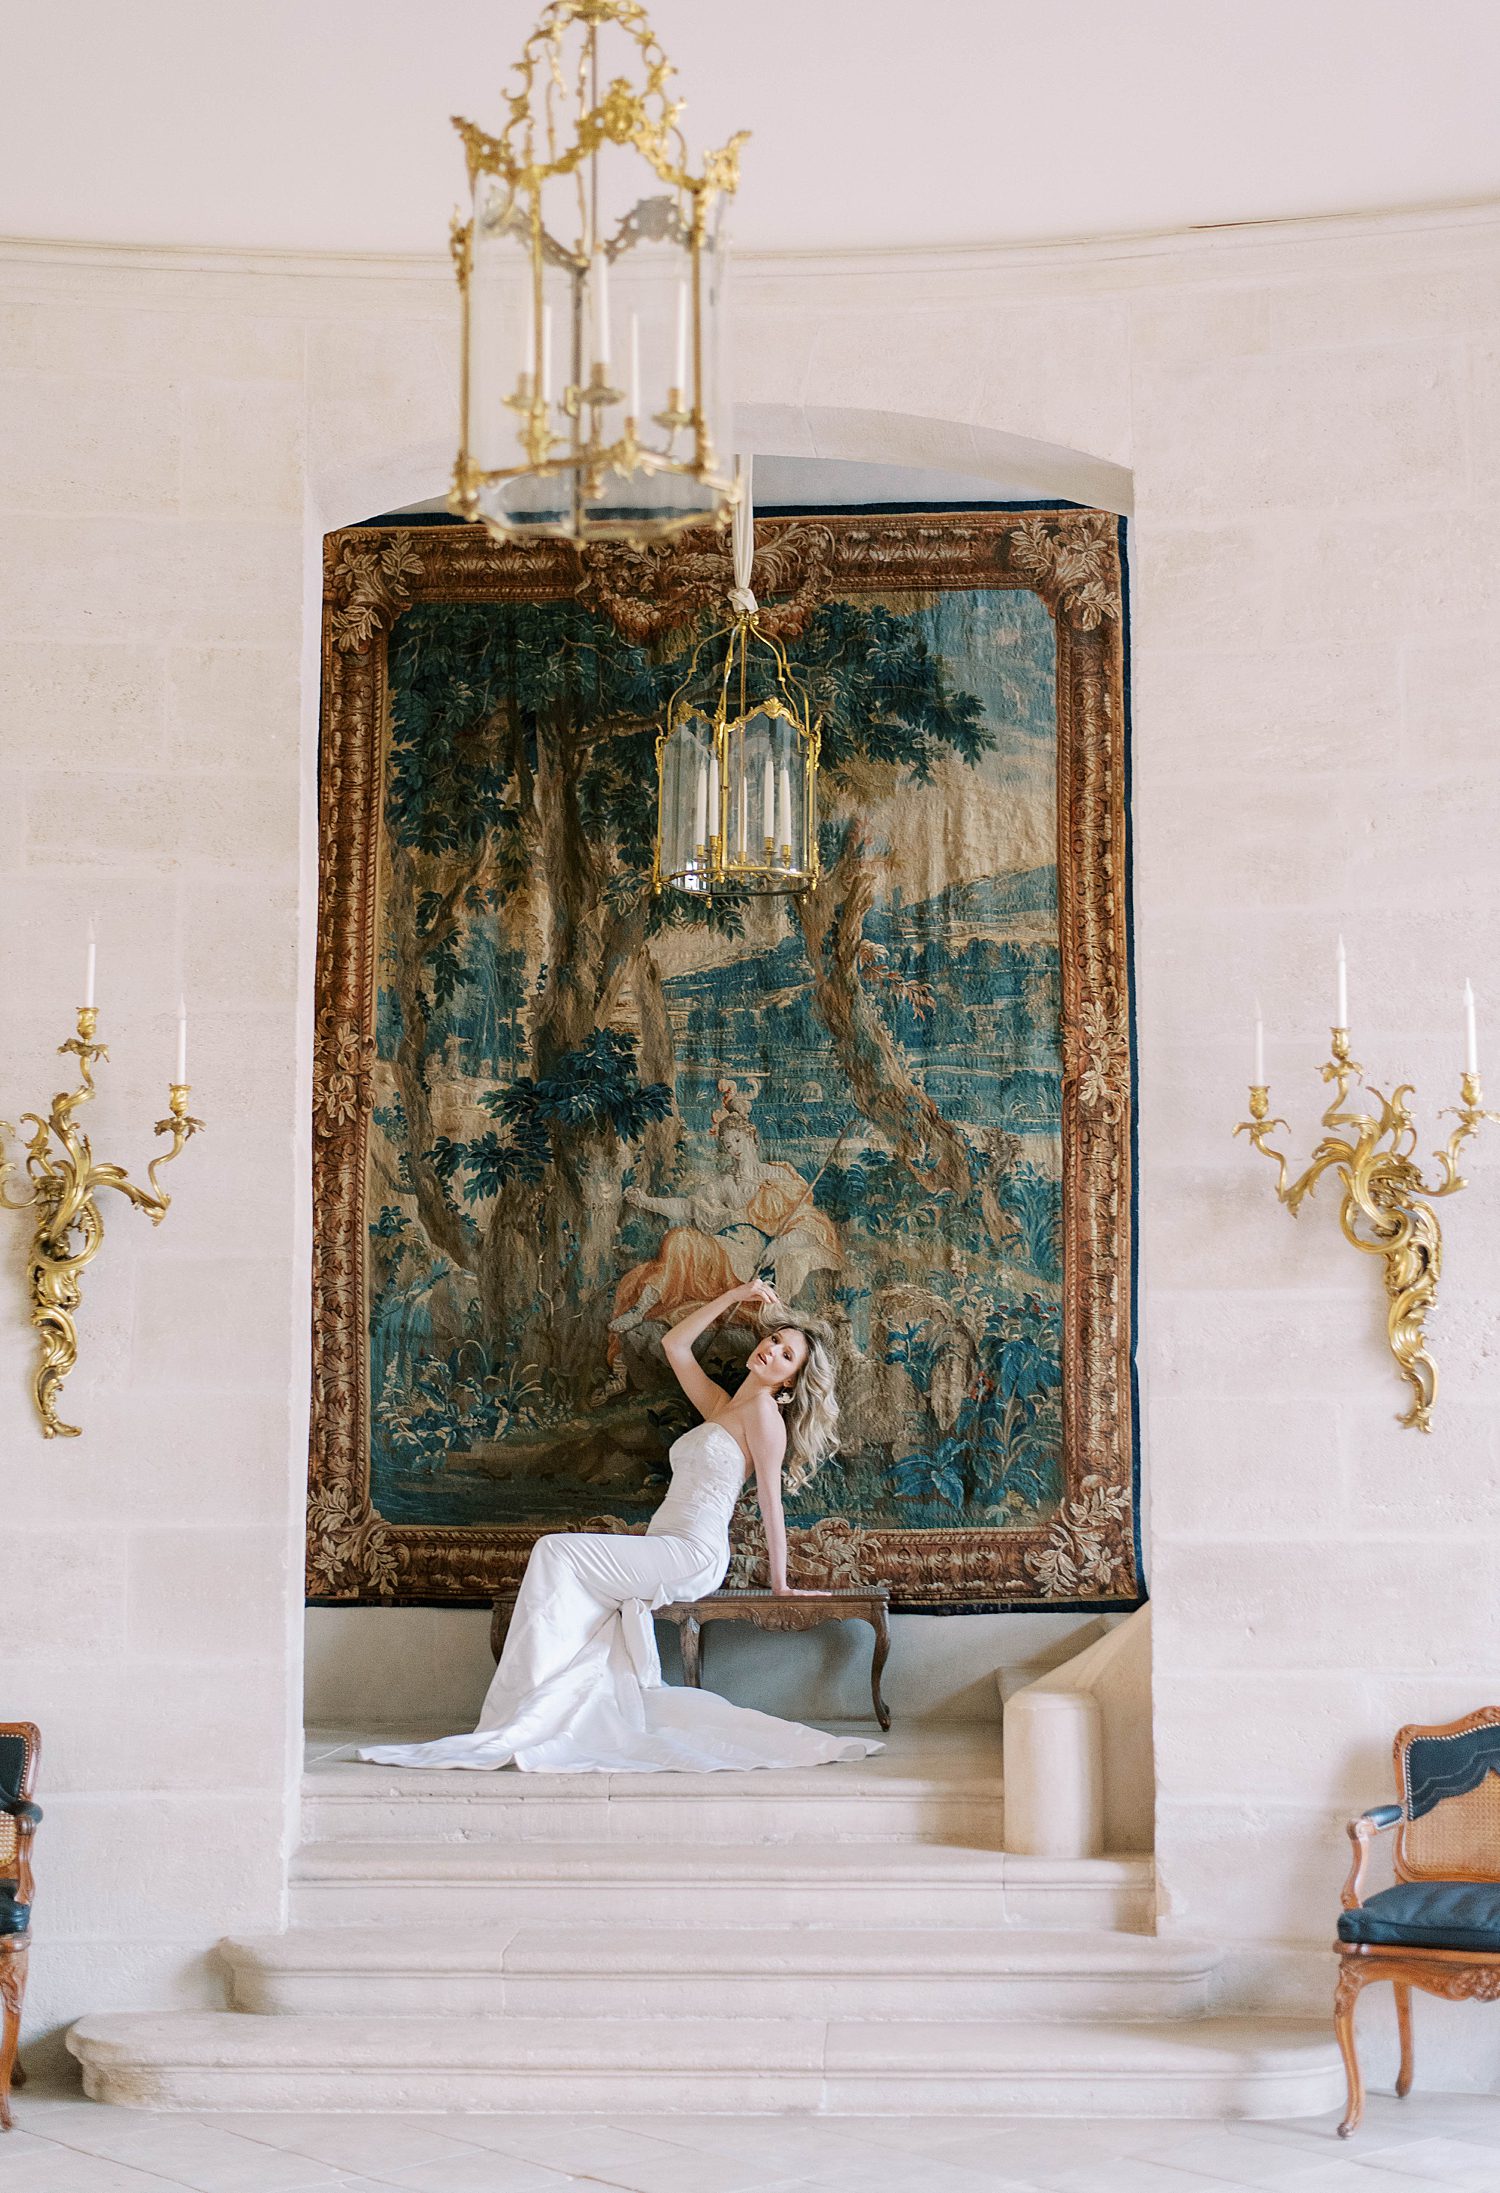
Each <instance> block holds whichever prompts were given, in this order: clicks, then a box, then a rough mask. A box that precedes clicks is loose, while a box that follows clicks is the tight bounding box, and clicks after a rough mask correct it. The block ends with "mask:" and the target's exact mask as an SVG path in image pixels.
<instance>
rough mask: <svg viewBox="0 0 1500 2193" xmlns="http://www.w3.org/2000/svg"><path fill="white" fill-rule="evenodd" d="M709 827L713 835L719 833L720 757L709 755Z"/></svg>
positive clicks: (715, 835) (710, 833)
mask: <svg viewBox="0 0 1500 2193" xmlns="http://www.w3.org/2000/svg"><path fill="white" fill-rule="evenodd" d="M708 828H709V835H710V836H711V837H717V836H718V835H719V757H718V755H717V754H710V755H709V757H708Z"/></svg>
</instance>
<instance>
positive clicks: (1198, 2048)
mask: <svg viewBox="0 0 1500 2193" xmlns="http://www.w3.org/2000/svg"><path fill="white" fill-rule="evenodd" d="M68 2046H69V2048H70V2049H71V2050H72V2052H73V2054H74V2055H75V2056H76V2057H77V2058H78V2059H79V2061H80V2063H81V2064H82V2066H83V2079H84V2091H85V2093H87V2094H88V2095H90V2096H91V2097H92V2098H93V2099H94V2100H96V2101H101V2102H115V2103H124V2104H126V2105H134V2106H136V2107H140V2108H148V2109H181V2110H349V2111H363V2110H379V2111H381V2112H382V2113H385V2114H389V2113H393V2112H396V2111H413V2110H416V2111H436V2110H517V2111H529V2112H532V2113H536V2114H551V2113H554V2112H555V2113H564V2112H565V2113H567V2114H569V2115H574V2116H577V2115H586V2114H602V2113H612V2112H615V2111H621V2110H623V2111H626V2112H628V2113H629V2114H630V2115H631V2116H636V2117H639V2116H642V2115H645V2114H650V2113H652V2112H655V2111H666V2110H677V2111H688V2112H693V2113H698V2114H704V2113H712V2112H730V2111H734V2112H738V2111H751V2110H753V2111H757V2112H767V2111H777V2112H783V2111H826V2112H829V2113H832V2114H840V2113H848V2114H859V2115H863V2116H871V2115H880V2114H882V2113H886V2114H901V2115H922V2114H926V2113H928V2112H931V2113H933V2114H942V2115H944V2116H950V2117H951V2116H954V2115H960V2114H964V2113H973V2114H975V2115H988V2116H1007V2117H1022V2116H1024V2117H1057V2116H1069V2117H1085V2116H1099V2117H1103V2116H1108V2117H1178V2118H1190V2117H1269V2118H1274V2117H1298V2116H1309V2115H1314V2114H1318V2113H1321V2112H1322V2111H1324V2110H1327V2109H1331V2108H1333V2107H1334V2106H1335V2104H1336V2103H1338V2102H1339V2101H1340V2100H1341V2098H1342V2091H1343V2089H1342V2077H1341V2072H1340V2066H1339V2058H1338V2051H1337V2049H1336V2048H1335V2046H1334V2043H1333V2040H1332V2037H1331V2034H1330V2032H1329V2030H1328V2026H1327V2024H1326V2023H1319V2024H1315V2025H1314V2024H1300V2023H1292V2022H1283V2021H1273V2020H1260V2019H1253V2018H1215V2019H1207V2020H1204V2021H1203V2022H1201V2023H1199V2024H1187V2025H1183V2024H1178V2023H1169V2024H1140V2025H1121V2024H1110V2023H1099V2022H1095V2023H1083V2022H1079V2023H1056V2022H1049V2021H1045V2020H1038V2019H1034V2020H1030V2021H1028V2022H1026V2023H1016V2024H1001V2023H993V2022H977V2021H958V2020H950V2021H946V2022H941V2023H939V2022H933V2023H930V2024H922V2023H913V2022H908V2021H900V2020H894V2019H892V2020H886V2021H882V2022H872V2023H859V2022H847V2021H842V2020H835V2021H829V2020H825V2019H821V2018H816V2017H800V2018H791V2019H788V2018H778V2019H774V2020H764V2019H754V2018H727V2019H726V2018H706V2017H702V2018H700V2017H690V2016H685V2017H682V2018H673V2019H667V2018H662V2019H625V2018H622V2019H608V2018H509V2017H506V2018H495V2017H473V2018H371V2017H349V2018H327V2017H289V2018H254V2017H244V2016H241V2015H237V2014H236V2013H234V2012H232V2011H198V2012H179V2013H159V2012H152V2011H136V2012H130V2011H112V2012H104V2013H101V2014H100V2015H98V2016H95V2017H90V2018H85V2019H83V2020H82V2022H81V2023H80V2024H78V2025H76V2026H75V2027H74V2028H73V2030H72V2032H71V2033H70V2034H69V2036H68Z"/></svg>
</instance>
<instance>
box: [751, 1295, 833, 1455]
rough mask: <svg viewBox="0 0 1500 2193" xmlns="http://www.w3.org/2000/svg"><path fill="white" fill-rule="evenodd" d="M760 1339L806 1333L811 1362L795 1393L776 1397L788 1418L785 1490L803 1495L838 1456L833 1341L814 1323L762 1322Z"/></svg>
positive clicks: (798, 1319) (786, 1391) (788, 1390)
mask: <svg viewBox="0 0 1500 2193" xmlns="http://www.w3.org/2000/svg"><path fill="white" fill-rule="evenodd" d="M759 1324H760V1337H761V1339H762V1340H764V1339H766V1338H767V1337H768V1336H769V1335H770V1334H772V1333H801V1335H802V1337H803V1339H804V1340H805V1341H806V1342H807V1356H806V1359H805V1360H804V1362H803V1365H802V1368H801V1370H800V1371H798V1373H797V1375H796V1377H795V1378H794V1379H793V1380H792V1382H791V1385H790V1387H783V1388H782V1390H781V1392H780V1393H778V1395H777V1396H776V1399H777V1403H778V1405H779V1407H780V1408H781V1410H782V1411H783V1413H784V1415H785V1417H786V1462H785V1465H784V1467H783V1471H782V1480H781V1482H782V1488H783V1490H784V1491H786V1492H799V1491H800V1490H801V1488H802V1487H803V1486H804V1485H805V1484H806V1483H807V1481H808V1479H809V1478H810V1477H811V1476H812V1475H813V1473H814V1472H815V1471H816V1470H819V1469H821V1468H822V1466H823V1464H824V1463H825V1462H826V1461H827V1460H828V1457H829V1456H830V1455H831V1454H836V1453H837V1452H838V1444H839V1439H838V1432H839V1397H838V1391H837V1386H838V1381H837V1376H836V1374H835V1371H834V1367H833V1349H832V1344H831V1336H830V1334H829V1331H828V1328H827V1326H826V1325H822V1324H819V1323H818V1322H817V1320H816V1319H814V1318H803V1317H788V1316H787V1315H786V1313H785V1311H783V1312H782V1314H781V1316H779V1317H766V1316H762V1317H761V1319H760V1320H759Z"/></svg>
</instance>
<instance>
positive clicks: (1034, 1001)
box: [308, 509, 1140, 1611]
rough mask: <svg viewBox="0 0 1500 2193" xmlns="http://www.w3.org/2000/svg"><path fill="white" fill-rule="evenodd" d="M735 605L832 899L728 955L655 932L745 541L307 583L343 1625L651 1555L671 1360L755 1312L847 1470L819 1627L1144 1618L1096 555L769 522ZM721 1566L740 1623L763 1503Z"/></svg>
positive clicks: (333, 1462) (946, 527)
mask: <svg viewBox="0 0 1500 2193" xmlns="http://www.w3.org/2000/svg"><path fill="white" fill-rule="evenodd" d="M753 583H754V586H755V591H756V593H757V595H758V597H759V598H760V600H761V602H762V604H763V610H762V621H763V623H764V625H765V626H766V627H767V628H768V629H769V630H771V631H773V632H774V633H775V634H776V636H777V637H779V638H780V639H781V640H783V642H784V643H786V644H787V645H788V647H789V648H790V649H791V650H792V653H793V659H794V666H795V667H796V669H797V673H798V675H799V677H801V678H802V679H803V680H804V681H805V682H806V683H808V684H809V685H810V687H811V688H812V690H813V693H814V695H815V699H816V702H817V704H818V706H819V707H820V709H821V710H822V712H823V714H824V717H825V733H824V761H825V772H824V784H825V792H826V813H825V818H824V825H823V854H824V864H825V870H826V873H825V876H824V878H823V880H822V882H821V883H820V885H819V886H818V888H817V889H816V890H815V891H814V892H812V893H810V894H807V895H806V897H805V898H804V899H802V900H801V901H797V902H784V901H773V902H762V903H761V904H760V905H759V906H753V905H750V906H747V905H745V904H743V903H741V904H736V903H735V902H733V901H726V902H723V903H721V904H719V905H717V906H716V907H714V908H713V909H703V908H701V907H694V906H691V905H690V904H688V903H687V902H683V901H674V900H663V901H653V900H652V899H651V896H650V890H649V873H650V831H651V821H652V805H653V792H654V782H653V777H652V770H651V755H652V745H653V737H654V730H655V726H656V724H657V722H658V721H659V718H660V712H661V707H662V703H663V701H664V699H665V697H666V694H667V693H669V692H670V690H671V688H672V685H673V683H674V682H675V679H676V677H677V676H678V675H680V663H681V659H682V657H683V655H684V652H685V650H686V648H687V646H688V645H689V644H690V641H691V635H692V632H693V630H694V628H695V626H697V625H698V624H699V622H700V620H702V619H703V618H705V617H707V616H716V614H717V612H718V610H719V607H720V604H721V603H722V600H723V598H724V594H725V592H726V589H727V585H728V562H727V554H726V551H725V548H724V546H723V545H722V544H721V543H720V542H719V541H718V540H717V539H714V538H707V537H701V536H689V537H688V538H687V539H686V540H683V541H680V542H677V543H674V544H669V545H664V546H662V547H659V548H654V549H647V550H630V549H624V548H616V547H598V548H592V549H589V550H587V551H584V552H583V553H582V554H581V555H578V554H575V552H574V551H573V550H572V549H570V548H568V547H565V546H563V545H561V544H558V545H553V544H532V545H526V546H510V547H508V548H505V549H503V550H502V549H498V548H496V547H495V546H494V545H493V544H492V543H490V542H489V541H488V540H487V539H486V538H485V537H484V536H483V535H481V534H479V533H478V532H477V531H474V530H471V529H469V528H466V527H465V528H457V527H453V528H450V527H446V526H439V527H430V528H424V527H412V528H390V527H362V528H354V529H350V530H349V531H346V532H344V533H341V534H337V535H334V536H331V537H330V539H329V540H328V542H327V543H326V551H325V596H324V638H323V677H324V689H323V747H322V806H321V818H320V907H319V958H318V977H317V1008H318V1009H317V1026H316V1054H315V1075H314V1207H315V1266H314V1334H313V1342H314V1385H313V1431H312V1455H311V1476H310V1486H309V1506H308V1592H309V1596H310V1597H312V1598H314V1599H316V1600H320V1601H327V1602H343V1603H348V1602H366V1603H396V1602H401V1601H407V1602H413V1601H429V1602H463V1601H469V1602H473V1601H482V1600H487V1599H488V1598H489V1597H490V1596H491V1595H492V1594H493V1592H494V1591H495V1590H497V1589H498V1588H500V1587H501V1586H503V1585H505V1584H507V1583H510V1582H513V1581H514V1580H515V1579H516V1577H517V1576H518V1575H519V1571H520V1568H521V1567H522V1565H523V1564H524V1560H525V1556H526V1552H527V1550H528V1549H529V1547H530V1544H531V1543H532V1541H533V1540H534V1538H535V1537H536V1535H537V1533H538V1531H539V1530H540V1529H545V1528H565V1527H569V1526H570V1525H571V1526H573V1527H577V1526H579V1525H582V1524H586V1525H588V1527H591V1528H595V1529H601V1528H602V1529H611V1530H619V1529H632V1528H639V1527H641V1525H642V1522H643V1520H644V1517H645V1516H646V1515H647V1514H648V1513H649V1511H650V1508H651V1507H652V1506H654V1504H655V1501H656V1499H657V1498H658V1497H659V1495H660V1489H661V1483H662V1476H661V1473H662V1470H663V1468H664V1454H665V1448H666V1446H667V1444H668V1443H669V1440H670V1438H671V1437H672V1436H674V1434H675V1432H676V1431H677V1430H678V1429H681V1428H682V1426H683V1424H684V1423H685V1422H686V1421H687V1420H688V1419H687V1417H686V1415H685V1413H684V1412H683V1410H682V1408H681V1405H680V1402H679V1401H678V1399H677V1397H676V1396H675V1392H674V1390H673V1389H672V1388H671V1385H670V1381H669V1380H668V1379H667V1378H666V1376H665V1373H664V1369H663V1366H662V1364H661V1359H660V1353H659V1340H660V1333H661V1330H662V1328H663V1326H664V1324H665V1323H666V1322H668V1321H669V1320H670V1318H671V1317H673V1316H676V1315H680V1314H681V1313H682V1310H683V1309H684V1308H685V1307H686V1306H687V1305H688V1304H689V1303H690V1302H691V1301H692V1300H694V1299H701V1298H702V1297H703V1296H704V1295H705V1294H706V1293H709V1292H715V1291H717V1289H718V1286H719V1285H722V1284H727V1283H731V1282H732V1281H733V1279H735V1278H746V1277H749V1276H751V1275H752V1273H753V1272H754V1271H755V1270H756V1269H758V1268H761V1267H762V1265H765V1266H767V1267H768V1268H770V1269H772V1270H773V1271H774V1274H775V1277H776V1281H777V1284H778V1286H779V1288H780V1289H781V1291H782V1292H783V1294H784V1295H786V1297H787V1299H789V1300H795V1301H797V1302H798V1303H799V1304H801V1305H802V1306H804V1307H807V1308H809V1309H812V1310H814V1311H816V1312H817V1313H818V1314H819V1315H821V1316H823V1317H824V1318H825V1319H826V1320H827V1321H828V1322H829V1323H830V1325H831V1327H832V1329H833V1331H834V1334H835V1342H836V1348H837V1352H838V1354H839V1356H840V1388H841V1394H842V1396H843V1399H844V1404H845V1424H846V1428H847V1429H848V1430H849V1431H850V1433H851V1435H852V1436H851V1441H850V1443H849V1445H848V1447H847V1450H846V1452H845V1453H843V1454H841V1456H840V1457H839V1458H838V1460H837V1461H836V1462H835V1464H833V1465H832V1466H831V1467H830V1468H828V1469H825V1471H823V1472H822V1473H820V1475H819V1476H818V1477H817V1478H815V1479H814V1480H813V1482H812V1484H811V1485H810V1486H809V1488H808V1489H807V1492H806V1494H805V1495H804V1496H802V1497H801V1498H800V1499H799V1500H798V1501H797V1502H794V1503H793V1505H792V1506H791V1508H790V1509H789V1523H790V1525H791V1539H792V1558H793V1566H794V1570H795V1571H796V1572H797V1573H799V1574H800V1575H801V1576H802V1577H803V1579H804V1580H805V1581H808V1582H814V1583H817V1582H824V1583H829V1584H838V1583H851V1582H854V1581H858V1580H860V1579H862V1578H865V1577H870V1578H880V1579H884V1580H887V1581H888V1582H889V1583H890V1585H891V1587H892V1603H893V1604H894V1605H896V1606H906V1607H926V1608H933V1609H946V1610H955V1611H956V1610H959V1609H968V1608H976V1607H997V1606H1028V1605H1029V1606H1038V1605H1055V1606H1066V1605H1079V1604H1088V1605H1100V1604H1105V1605H1132V1604H1134V1603H1135V1602H1136V1601H1137V1599H1138V1598H1139V1596H1140V1581H1139V1573H1138V1554H1137V1534H1136V1514H1135V1500H1136V1463H1135V1415H1134V1406H1133V1380H1132V1345H1133V1294H1134V1255H1133V1225H1134V1214H1133V1180H1132V1166H1133V1084H1132V1054H1131V1013H1130V989H1129V985H1130V961H1129V930H1128V922H1129V908H1128V891H1129V881H1128V814H1127V806H1126V788H1127V773H1126V735H1127V733H1126V701H1125V673H1124V632H1123V598H1122V592H1123V590H1122V558H1121V546H1120V522H1119V521H1118V520H1117V519H1115V518H1114V517H1112V516H1109V515H1107V514H1105V513H1102V512H1094V511H1079V510H1052V509H1039V510H1034V511H1016V512H1011V511H1006V512H997V511H984V512H973V513H934V514H932V515H929V516H881V515H876V514H868V515H856V516H825V515H817V516H814V517H808V518H791V519H774V520H762V521H760V523H759V525H758V527H757V553H756V559H755V570H754V582H753ZM1044 703H1045V707H1044ZM1017 813H1024V814H1025V815H1026V816H1029V818H1030V822H1029V825H1028V827H1029V830H1030V835H1029V837H1027V835H1026V831H1025V830H1023V831H1022V832H1021V840H1023V841H1024V844H1023V853H1024V852H1025V847H1028V846H1029V853H1027V854H1026V855H1025V857H1012V855H1013V854H1014V851H1015V848H1014V847H1011V848H1010V851H1009V852H1007V854H1006V856H1005V858H1004V859H1003V860H1002V859H1000V858H998V857H997V855H996V852H995V834H996V832H997V830H998V831H1000V833H1001V835H1002V836H1003V835H1004V833H1005V831H1006V830H1008V829H1012V828H1013V823H1012V822H1007V821H1005V820H1004V818H1005V817H1006V816H1013V815H1014V814H1017ZM1043 831H1045V834H1046V837H1047V840H1048V842H1047V843H1046V844H1045V845H1042V843H1041V836H1040V833H1042V832H1043ZM1018 842H1020V841H1018ZM747 1338H748V1336H746V1335H744V1334H741V1333H738V1332H736V1331H735V1330H734V1329H733V1328H731V1330H730V1332H729V1333H728V1334H727V1335H724V1336H721V1337H720V1342H719V1343H718V1345H720V1347H721V1348H723V1349H727V1350H728V1352H725V1353H722V1354H721V1357H720V1361H721V1363H722V1365H723V1367H724V1368H726V1369H727V1368H728V1367H729V1365H730V1364H731V1362H732V1360H733V1350H732V1347H730V1345H729V1344H730V1343H734V1342H739V1343H741V1344H742V1345H741V1350H740V1352H741V1353H743V1344H744V1343H745V1342H746V1341H747ZM734 1547H735V1552H734V1565H733V1567H732V1569H731V1577H730V1580H731V1581H736V1580H739V1581H749V1580H751V1579H752V1578H753V1576H754V1575H755V1573H756V1561H757V1557H758V1555H760V1554H761V1553H762V1551H763V1549H761V1548H760V1547H759V1543H758V1530H757V1526H756V1524H755V1519H754V1516H753V1513H752V1512H751V1509H750V1508H749V1506H748V1504H746V1505H742V1509H741V1512H740V1515H739V1517H738V1518H737V1521H736V1530H735V1538H734Z"/></svg>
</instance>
